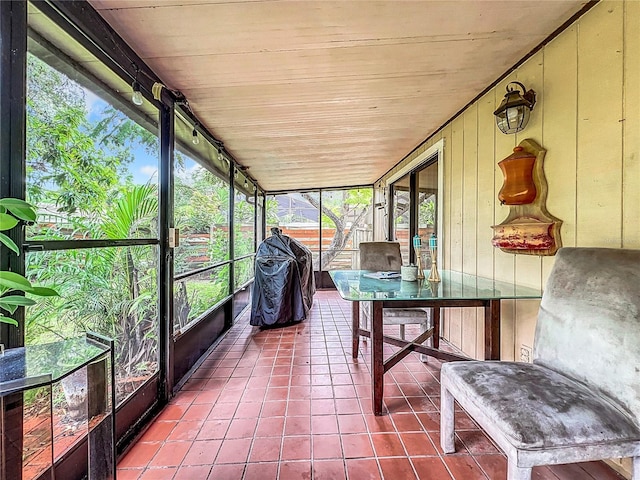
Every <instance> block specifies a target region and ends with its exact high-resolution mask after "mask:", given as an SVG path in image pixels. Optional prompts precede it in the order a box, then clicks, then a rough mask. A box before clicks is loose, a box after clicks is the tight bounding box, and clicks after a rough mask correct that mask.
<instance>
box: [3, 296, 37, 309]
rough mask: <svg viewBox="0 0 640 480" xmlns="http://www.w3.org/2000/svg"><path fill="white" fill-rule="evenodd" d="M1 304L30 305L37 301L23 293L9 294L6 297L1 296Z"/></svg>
mask: <svg viewBox="0 0 640 480" xmlns="http://www.w3.org/2000/svg"><path fill="white" fill-rule="evenodd" d="M0 304H3V305H17V306H19V307H29V306H31V305H35V304H36V301H35V300H32V299H30V298H27V297H23V296H22V295H8V296H6V297H0Z"/></svg>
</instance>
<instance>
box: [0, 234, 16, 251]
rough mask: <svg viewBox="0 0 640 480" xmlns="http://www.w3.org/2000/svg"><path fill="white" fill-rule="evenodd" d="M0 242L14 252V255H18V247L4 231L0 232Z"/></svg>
mask: <svg viewBox="0 0 640 480" xmlns="http://www.w3.org/2000/svg"><path fill="white" fill-rule="evenodd" d="M0 242H2V243H3V244H4V245H5V246H6V247H7V248H8V249H9V250H12V251H13V252H15V253H16V255H20V249H19V248H18V246H17V245H16V244H15V243H14V241H13V240H11V239H10V238H9V237H7V236H6V235H5V234H4V233H0Z"/></svg>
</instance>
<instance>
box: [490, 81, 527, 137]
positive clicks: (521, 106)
mask: <svg viewBox="0 0 640 480" xmlns="http://www.w3.org/2000/svg"><path fill="white" fill-rule="evenodd" d="M512 85H514V86H513V87H512ZM519 89H522V94H521V93H520V90H519ZM535 104H536V92H534V91H533V90H529V91H527V89H526V88H525V86H524V85H523V84H521V83H520V82H511V83H509V84H508V85H507V93H506V94H505V96H504V98H503V99H502V103H501V104H500V106H499V107H498V109H497V110H496V111H495V112H493V114H494V115H495V116H496V124H497V125H498V128H499V129H500V131H501V132H502V133H516V132H519V131H521V130H523V129H524V127H526V126H527V123H529V116H530V115H531V110H533V106H534V105H535Z"/></svg>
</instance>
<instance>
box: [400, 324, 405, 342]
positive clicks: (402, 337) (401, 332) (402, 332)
mask: <svg viewBox="0 0 640 480" xmlns="http://www.w3.org/2000/svg"><path fill="white" fill-rule="evenodd" d="M400 339H402V340H404V325H400Z"/></svg>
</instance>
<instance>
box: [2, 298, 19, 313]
mask: <svg viewBox="0 0 640 480" xmlns="http://www.w3.org/2000/svg"><path fill="white" fill-rule="evenodd" d="M0 309H2V310H6V311H7V312H9V313H10V314H12V315H13V313H15V311H16V310H17V309H18V305H11V304H10V303H3V302H2V300H0Z"/></svg>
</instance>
